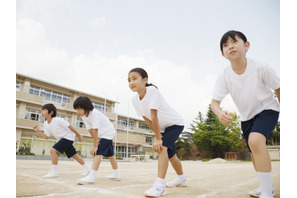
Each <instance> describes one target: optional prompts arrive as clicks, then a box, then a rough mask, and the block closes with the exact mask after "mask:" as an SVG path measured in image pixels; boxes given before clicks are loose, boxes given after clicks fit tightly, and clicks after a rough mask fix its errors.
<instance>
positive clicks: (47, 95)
mask: <svg viewBox="0 0 297 198" xmlns="http://www.w3.org/2000/svg"><path fill="white" fill-rule="evenodd" d="M29 93H30V94H33V95H37V96H42V97H43V99H44V100H47V101H51V102H54V103H58V104H61V105H62V106H64V105H65V103H67V102H70V96H69V95H66V94H62V93H59V92H55V91H50V90H47V89H43V88H40V87H36V86H31V87H30V90H29Z"/></svg>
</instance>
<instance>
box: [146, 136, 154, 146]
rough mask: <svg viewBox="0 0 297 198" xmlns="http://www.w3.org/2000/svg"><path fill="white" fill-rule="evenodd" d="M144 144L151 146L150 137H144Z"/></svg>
mask: <svg viewBox="0 0 297 198" xmlns="http://www.w3.org/2000/svg"><path fill="white" fill-rule="evenodd" d="M145 143H146V144H149V145H153V141H152V137H145Z"/></svg>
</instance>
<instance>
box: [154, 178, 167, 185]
mask: <svg viewBox="0 0 297 198" xmlns="http://www.w3.org/2000/svg"><path fill="white" fill-rule="evenodd" d="M156 182H158V183H160V184H165V179H163V178H160V177H157V179H156Z"/></svg>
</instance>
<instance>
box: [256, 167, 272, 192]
mask: <svg viewBox="0 0 297 198" xmlns="http://www.w3.org/2000/svg"><path fill="white" fill-rule="evenodd" d="M257 174H258V178H259V181H260V192H261V194H262V195H272V174H271V172H257Z"/></svg>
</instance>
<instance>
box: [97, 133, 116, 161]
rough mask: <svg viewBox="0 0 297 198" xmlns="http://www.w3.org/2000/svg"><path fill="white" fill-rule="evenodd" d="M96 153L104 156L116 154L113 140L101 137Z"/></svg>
mask: <svg viewBox="0 0 297 198" xmlns="http://www.w3.org/2000/svg"><path fill="white" fill-rule="evenodd" d="M96 155H103V156H104V157H111V156H113V155H114V153H113V146H112V140H107V139H103V138H101V139H100V141H99V145H98V150H97V152H96Z"/></svg>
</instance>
